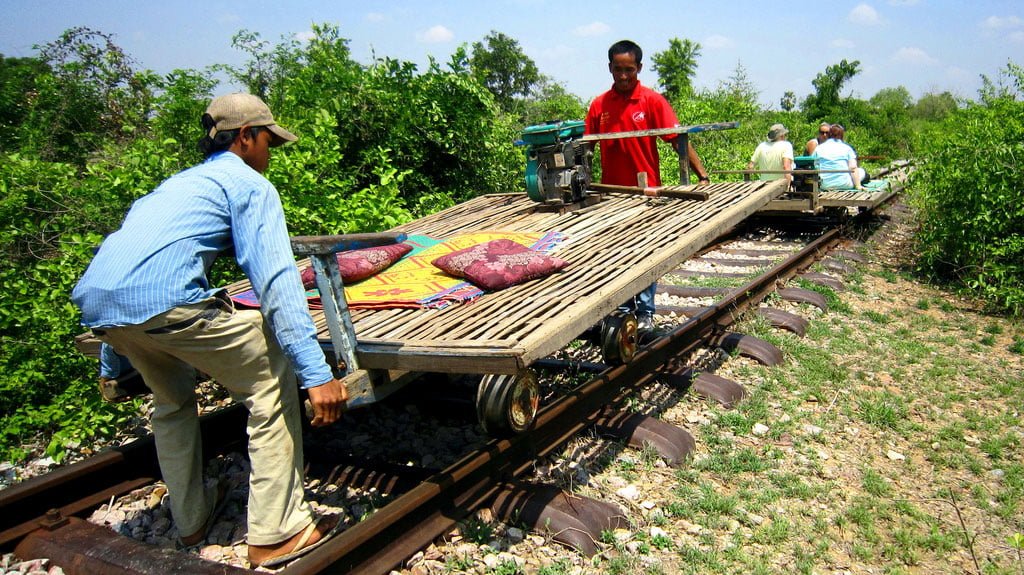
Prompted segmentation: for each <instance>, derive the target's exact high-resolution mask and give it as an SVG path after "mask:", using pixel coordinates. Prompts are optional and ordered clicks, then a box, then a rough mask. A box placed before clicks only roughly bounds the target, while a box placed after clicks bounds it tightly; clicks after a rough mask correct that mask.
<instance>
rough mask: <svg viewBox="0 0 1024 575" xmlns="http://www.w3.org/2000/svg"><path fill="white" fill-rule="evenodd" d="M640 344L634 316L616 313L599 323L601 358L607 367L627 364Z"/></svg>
mask: <svg viewBox="0 0 1024 575" xmlns="http://www.w3.org/2000/svg"><path fill="white" fill-rule="evenodd" d="M639 343H640V335H639V334H638V333H637V327H636V316H635V315H633V314H632V313H624V312H620V311H616V312H614V313H612V314H611V315H609V316H608V317H606V318H604V321H603V322H601V357H602V358H603V359H604V362H605V363H607V364H608V365H619V364H622V363H627V362H629V361H630V360H631V359H633V356H634V355H636V351H637V348H638V347H639Z"/></svg>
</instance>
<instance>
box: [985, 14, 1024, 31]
mask: <svg viewBox="0 0 1024 575" xmlns="http://www.w3.org/2000/svg"><path fill="white" fill-rule="evenodd" d="M981 25H982V27H984V28H988V29H989V30H1006V29H1008V28H1018V27H1020V26H1024V20H1022V19H1020V18H1019V17H1017V16H989V17H988V18H985V20H983V21H982V23H981Z"/></svg>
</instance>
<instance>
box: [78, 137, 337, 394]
mask: <svg viewBox="0 0 1024 575" xmlns="http://www.w3.org/2000/svg"><path fill="white" fill-rule="evenodd" d="M232 246H234V249H235V257H236V259H237V260H238V264H239V265H240V266H241V268H242V270H243V271H244V272H245V274H246V275H247V276H248V277H249V280H250V282H251V283H252V287H253V290H254V291H255V293H256V296H257V297H258V298H259V300H260V307H261V311H262V313H263V316H264V318H265V319H266V320H267V322H268V323H269V325H270V326H271V328H272V330H273V332H274V334H275V335H276V336H277V341H278V343H279V344H280V345H281V348H282V349H283V350H284V352H285V354H286V355H287V356H288V358H289V359H290V360H291V362H292V364H293V365H294V367H295V370H296V373H297V375H298V377H299V381H300V382H301V383H302V386H303V387H306V388H309V387H316V386H318V385H322V384H324V383H327V382H328V381H330V380H331V379H332V377H333V376H332V374H331V369H330V367H329V366H328V365H327V361H326V360H325V358H324V353H323V351H322V349H321V348H320V345H319V344H318V343H317V341H316V328H315V326H314V325H313V320H312V318H310V316H309V311H308V309H307V307H306V295H305V291H304V290H303V287H302V281H301V280H300V279H299V272H298V269H297V268H296V267H295V258H294V256H293V254H292V250H291V243H290V240H289V237H288V229H287V227H286V226H285V221H284V211H283V209H282V208H281V199H280V197H279V196H278V194H277V190H276V189H274V186H273V184H271V183H270V182H269V181H268V180H267V179H266V178H264V177H263V176H262V175H261V174H259V173H258V172H256V171H255V170H253V169H252V168H250V167H249V166H247V165H246V164H245V162H243V161H242V159H241V158H239V157H238V156H236V155H234V154H232V153H231V152H219V153H216V154H213V155H212V156H210V158H209V159H207V160H206V161H205V162H203V163H202V164H199V165H198V166H195V167H193V168H190V169H188V170H185V171H183V172H181V173H179V174H176V175H175V176H173V177H171V178H169V179H167V180H166V181H164V182H163V183H162V184H160V186H158V187H157V188H156V190H154V191H153V192H151V193H150V194H147V195H146V196H144V197H142V198H140V199H138V200H137V201H136V202H135V203H134V204H133V205H132V208H131V210H130V211H129V212H128V215H127V216H126V217H125V220H124V223H123V224H122V225H121V229H119V230H118V231H116V232H114V233H113V234H111V235H110V236H108V237H107V239H106V240H104V242H103V245H102V246H100V249H99V251H98V252H97V254H96V257H95V258H94V259H93V261H92V263H90V264H89V268H88V269H87V270H86V271H85V274H84V275H83V276H82V279H81V280H79V282H78V285H77V286H75V289H74V291H73V292H72V294H71V299H72V300H73V301H74V302H75V304H76V305H77V306H78V307H79V308H80V309H81V310H82V324H83V325H85V326H87V327H90V328H103V327H114V326H122V325H137V324H141V323H144V322H145V321H146V320H148V319H149V318H151V317H153V316H155V315H157V314H160V313H163V312H166V311H168V310H170V309H172V308H175V307H177V306H181V305H186V304H191V303H196V302H199V301H202V300H204V299H206V298H209V297H212V296H214V295H215V294H216V293H217V292H219V291H221V290H220V289H215V288H211V287H210V285H209V283H208V282H207V277H206V276H207V272H208V271H209V269H210V266H211V265H212V264H213V261H214V259H216V257H217V254H218V253H219V252H222V251H224V250H226V249H229V248H231V247H232Z"/></svg>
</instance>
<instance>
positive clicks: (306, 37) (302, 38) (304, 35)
mask: <svg viewBox="0 0 1024 575" xmlns="http://www.w3.org/2000/svg"><path fill="white" fill-rule="evenodd" d="M313 38H316V33H315V32H313V31H312V30H306V31H305V32H299V33H297V34H295V39H296V40H298V41H299V42H304V43H305V42H309V41H310V40H312V39H313Z"/></svg>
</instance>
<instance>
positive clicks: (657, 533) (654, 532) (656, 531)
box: [650, 527, 668, 539]
mask: <svg viewBox="0 0 1024 575" xmlns="http://www.w3.org/2000/svg"><path fill="white" fill-rule="evenodd" d="M650 534H651V538H652V539H653V538H655V537H666V538H667V537H668V533H666V532H665V530H664V529H662V528H661V527H651V531H650Z"/></svg>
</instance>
